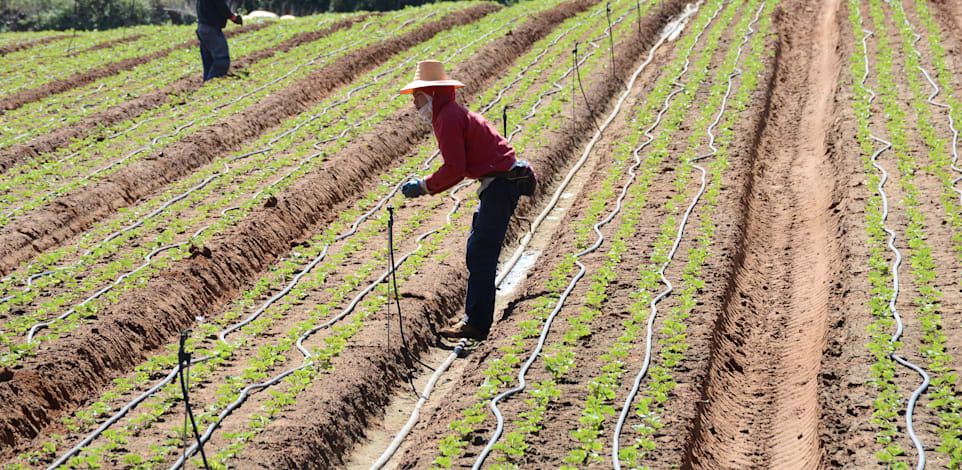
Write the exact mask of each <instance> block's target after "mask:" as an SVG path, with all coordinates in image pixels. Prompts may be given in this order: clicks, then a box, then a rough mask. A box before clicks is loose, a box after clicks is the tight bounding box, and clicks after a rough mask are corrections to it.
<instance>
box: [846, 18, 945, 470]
mask: <svg viewBox="0 0 962 470" xmlns="http://www.w3.org/2000/svg"><path fill="white" fill-rule="evenodd" d="M856 14H859V11H858V9H857V8H856ZM864 31H865V36H863V37H862V55H863V56H864V59H865V74H864V75H863V76H862V80H861V85H862V86H863V87H864V88H865V90H866V91H868V92H869V94H870V95H871V96H870V97H869V100H868V103H869V104H871V103H872V101H874V100H875V92H874V91H872V90H871V89H869V88H868V87H867V86H865V80H866V79H867V78H868V71H869V64H868V46H867V45H866V43H865V41H866V39H868V37H869V36H871V35H872V34H874V33H873V32H872V31H869V30H867V29H866V30H864ZM869 137H871V138H872V139H874V140H876V141H878V142H880V143H882V144H883V147H882V148H881V149H879V150H877V151H876V152H875V153H874V154H873V155H872V158H871V161H872V166H873V167H875V168H876V169H878V170H879V171H880V172H881V173H882V178H881V180H880V181H879V183H878V186H877V188H876V189H877V190H878V193H879V197H881V198H882V222H881V223H882V230H884V231H885V233H886V234H888V237H889V238H888V247H889V250H891V251H892V253H893V255H894V256H895V260H894V261H892V297H891V298H890V299H889V304H888V305H889V312H891V313H892V317H893V318H894V319H895V322H896V325H898V326H897V327H896V330H895V334H893V335H892V338H891V340H890V342H891V344H895V343H896V342H897V341H898V340H899V338H900V337H901V336H902V332H903V331H904V326H903V324H902V316H901V315H899V312H898V310H897V309H896V307H895V303H896V301H897V300H898V296H899V266H900V265H901V264H902V253H900V252H899V250H898V248H896V247H895V232H893V231H892V230H891V229H889V228H888V226H886V225H885V222H886V220H887V219H888V213H889V203H888V196H886V194H885V190H884V189H883V186H885V182H886V181H887V180H888V172H886V171H885V168H882V167H881V166H880V165H879V164H878V163H877V159H878V157H879V155H881V154H882V152H885V151H886V150H888V149H889V148H891V147H892V143H891V142H889V141H887V140H885V139H882V138H880V137H878V136H876V135H875V134H869ZM889 357H891V358H892V359H893V360H894V361H896V362H898V363H899V364H901V365H903V366H905V367H907V368H909V369H912V370H913V371H915V372H916V373H917V374H919V375H920V376H922V384H921V385H919V386H918V388H916V389H915V391H914V392H912V396H911V397H910V398H909V402H908V404H907V405H906V407H905V428H906V431H907V432H908V435H909V439H911V440H912V444H914V445H915V450H916V452H918V460H917V463H916V466H915V468H916V469H917V470H922V469H923V468H925V448H924V447H923V445H922V442H921V441H920V440H919V438H918V436H917V435H916V434H915V425H914V423H913V420H912V415H913V413H914V412H915V404H916V403H917V402H918V399H919V397H920V396H921V395H922V392H923V391H925V389H926V388H928V386H929V375H928V374H926V373H925V371H924V370H922V368H921V367H919V366H917V365H915V364H913V363H911V362H909V361H906V360H905V359H903V358H901V357H900V356H898V355H897V354H895V350H894V349H893V350H892V351H889Z"/></svg>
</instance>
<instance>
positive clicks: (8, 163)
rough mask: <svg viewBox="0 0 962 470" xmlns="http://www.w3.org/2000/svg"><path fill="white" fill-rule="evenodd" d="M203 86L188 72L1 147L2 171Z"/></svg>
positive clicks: (289, 45)
mask: <svg viewBox="0 0 962 470" xmlns="http://www.w3.org/2000/svg"><path fill="white" fill-rule="evenodd" d="M367 17H368V15H359V16H356V17H351V18H345V19H343V20H340V21H337V22H335V23H334V24H332V25H331V26H328V27H327V28H324V29H320V30H317V31H307V32H303V33H299V34H296V35H294V36H293V37H291V38H290V39H288V40H286V41H284V42H282V43H280V44H278V45H276V46H274V47H271V48H269V49H264V50H259V51H256V52H253V53H250V54H247V55H243V56H241V57H238V58H236V59H233V60H231V70H232V73H237V72H238V71H240V70H244V69H246V68H248V67H250V66H251V65H253V64H255V63H257V62H260V61H262V60H264V59H268V58H270V57H273V56H274V55H275V54H277V53H278V52H286V51H289V50H291V49H293V48H295V47H298V46H300V45H302V44H307V43H310V42H312V41H316V40H318V39H320V38H322V37H324V36H327V35H330V34H333V33H334V32H337V31H340V30H342V29H345V28H349V27H351V25H353V24H355V23H357V22H359V21H363V20H364V19H366V18H367ZM201 85H202V82H201V81H200V80H199V77H197V76H194V75H185V76H184V77H181V78H180V79H179V80H177V81H175V82H173V83H171V84H170V85H168V86H166V87H164V88H161V89H157V90H153V91H150V92H148V93H145V94H142V95H140V96H138V97H136V98H133V99H129V100H125V101H124V102H123V103H119V104H117V105H116V106H112V107H111V108H109V109H105V110H103V111H100V112H97V113H95V114H92V115H90V116H88V117H86V118H84V119H82V120H80V121H78V122H77V123H75V124H71V125H69V126H66V127H62V128H60V129H57V130H54V131H52V132H50V133H48V134H46V135H43V136H40V137H38V138H36V139H34V140H31V141H29V142H26V143H23V144H17V145H14V146H11V147H10V148H7V149H3V150H0V171H7V170H8V169H9V168H10V167H12V166H13V165H16V164H18V163H20V162H22V161H24V160H27V159H30V158H40V156H41V155H42V154H44V153H47V152H52V151H54V150H56V149H59V148H61V147H64V146H66V145H69V144H70V143H71V142H73V141H75V140H77V139H85V138H87V137H88V136H90V135H92V134H91V133H93V132H96V131H97V130H98V129H101V128H102V127H110V126H113V125H115V124H117V123H120V122H123V121H125V120H127V119H133V118H136V117H137V116H139V115H141V114H142V113H143V112H144V111H147V110H149V109H153V108H156V107H157V106H160V105H162V104H164V103H166V102H167V101H168V100H169V99H171V98H172V97H174V96H178V95H180V94H181V93H182V92H184V91H191V90H196V89H197V88H199V87H200V86H201Z"/></svg>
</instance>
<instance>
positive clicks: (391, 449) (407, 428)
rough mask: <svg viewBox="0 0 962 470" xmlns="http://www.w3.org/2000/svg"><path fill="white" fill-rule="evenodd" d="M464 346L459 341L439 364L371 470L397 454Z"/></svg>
mask: <svg viewBox="0 0 962 470" xmlns="http://www.w3.org/2000/svg"><path fill="white" fill-rule="evenodd" d="M466 344H467V340H465V339H462V340H461V341H459V342H458V344H457V346H455V347H454V351H452V352H451V354H450V355H449V356H448V358H447V359H445V360H444V362H443V363H441V366H440V367H438V368H437V370H435V371H434V374H432V375H431V380H429V381H428V383H427V385H426V386H425V387H424V391H423V392H421V397H420V398H418V402H417V404H416V405H415V406H414V411H413V412H411V417H410V418H408V420H407V423H405V424H404V427H403V428H401V431H400V432H398V434H397V435H396V436H394V440H393V441H391V445H389V446H388V448H387V449H386V450H385V451H384V453H383V454H381V457H380V458H379V459H378V460H377V462H374V465H372V466H371V470H379V469H380V468H382V467H384V465H386V464H387V463H388V462H389V461H390V460H391V457H393V456H394V453H395V452H397V449H398V447H400V446H401V443H402V442H403V441H404V438H405V437H407V435H408V434H410V433H411V430H412V429H414V425H416V424H417V422H418V417H419V416H420V414H421V407H422V406H423V405H424V403H426V402H427V401H428V398H429V397H430V396H431V391H432V390H434V384H435V383H437V381H438V379H439V378H440V377H441V375H442V374H444V372H445V371H447V370H448V367H451V363H453V362H454V360H455V359H457V358H458V356H460V355H461V353H462V352H463V351H464V348H465V345H466Z"/></svg>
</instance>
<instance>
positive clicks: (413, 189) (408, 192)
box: [401, 180, 428, 197]
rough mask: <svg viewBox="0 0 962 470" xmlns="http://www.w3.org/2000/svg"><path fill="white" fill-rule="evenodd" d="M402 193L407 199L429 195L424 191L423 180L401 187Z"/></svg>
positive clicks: (409, 182)
mask: <svg viewBox="0 0 962 470" xmlns="http://www.w3.org/2000/svg"><path fill="white" fill-rule="evenodd" d="M401 192H402V193H404V195H405V196H406V197H418V196H424V195H425V194H427V193H428V192H427V191H425V190H424V187H423V183H422V182H421V180H413V181H408V182H407V183H404V186H401Z"/></svg>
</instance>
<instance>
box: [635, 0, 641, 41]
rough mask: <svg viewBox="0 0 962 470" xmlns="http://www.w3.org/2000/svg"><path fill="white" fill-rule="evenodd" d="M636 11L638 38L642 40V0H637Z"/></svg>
mask: <svg viewBox="0 0 962 470" xmlns="http://www.w3.org/2000/svg"><path fill="white" fill-rule="evenodd" d="M635 11H636V12H638V40H639V41H640V40H641V1H640V0H635Z"/></svg>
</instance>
